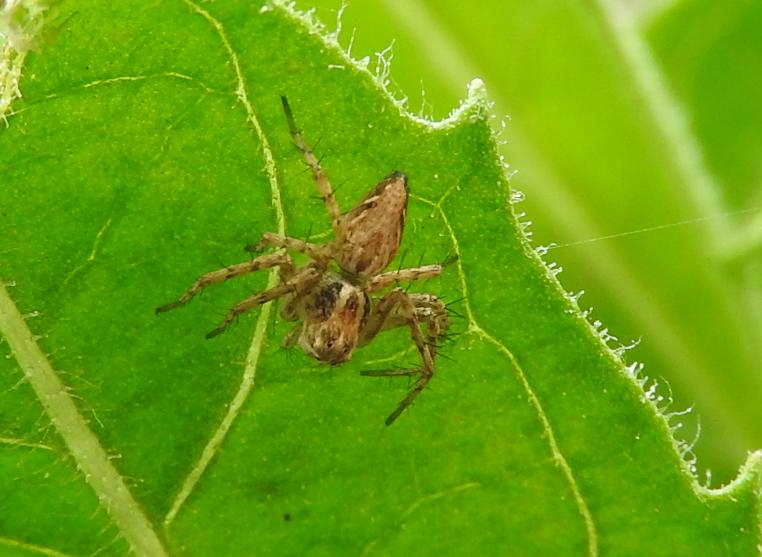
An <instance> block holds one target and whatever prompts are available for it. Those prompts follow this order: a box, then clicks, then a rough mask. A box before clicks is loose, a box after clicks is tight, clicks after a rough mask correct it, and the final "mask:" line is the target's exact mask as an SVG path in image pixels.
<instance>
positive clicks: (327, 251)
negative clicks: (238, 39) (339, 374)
mask: <svg viewBox="0 0 762 557" xmlns="http://www.w3.org/2000/svg"><path fill="white" fill-rule="evenodd" d="M281 102H282V104H283V111H284V113H285V116H286V121H287V122H288V127H289V131H290V133H291V137H292V138H293V140H294V143H295V144H296V146H297V148H298V149H299V150H300V151H301V153H302V156H303V158H304V161H305V163H306V164H307V166H308V167H309V169H310V170H311V172H312V176H313V178H314V180H315V183H316V185H317V188H318V190H319V192H320V197H321V198H322V200H323V203H324V205H325V209H326V211H327V213H328V216H329V217H330V219H331V225H332V227H333V232H334V235H335V239H334V240H333V241H331V242H329V243H326V244H313V243H309V242H306V241H303V240H299V239H296V238H291V237H289V236H283V235H280V234H273V233H270V232H266V233H265V234H263V235H262V238H261V240H260V241H259V242H258V243H257V244H252V245H248V246H246V247H245V249H246V251H249V252H252V253H254V254H260V253H261V252H262V251H263V250H265V249H266V248H275V249H276V250H278V251H276V252H274V253H268V254H264V255H258V257H255V258H254V259H251V260H250V261H246V262H244V263H238V264H237V265H230V266H228V267H225V268H222V269H219V270H216V271H212V272H210V273H206V274H204V275H202V276H201V277H200V278H199V279H198V280H196V282H194V283H193V285H192V286H191V287H190V288H189V289H188V290H187V291H186V292H185V293H184V294H183V295H182V296H180V298H179V299H177V300H176V301H174V302H171V303H169V304H166V305H164V306H161V307H160V308H158V309H157V310H156V313H161V312H165V311H169V310H171V309H174V308H177V307H179V306H182V305H185V304H187V303H188V302H189V301H190V300H191V298H193V297H194V296H195V295H196V294H198V293H199V292H201V291H202V290H203V289H204V288H206V287H207V286H211V285H212V284H217V283H220V282H224V281H226V280H228V279H231V278H234V277H240V276H243V275H246V274H249V273H253V272H255V271H259V270H262V269H270V268H274V267H277V268H278V273H279V278H280V282H279V284H278V285H277V286H275V287H273V288H270V289H269V290H265V291H264V292H260V293H259V294H255V295H254V296H251V297H249V298H246V299H245V300H242V301H241V302H239V303H237V304H236V305H235V306H233V307H232V308H231V309H230V310H229V311H228V312H227V314H226V315H225V318H224V320H223V321H222V323H220V325H219V326H218V327H217V328H216V329H214V330H212V331H210V332H209V333H208V334H207V335H206V337H207V338H212V337H215V336H217V335H219V334H220V333H222V332H223V331H225V329H227V328H228V327H229V326H230V324H231V323H232V322H233V321H234V320H235V319H236V317H237V316H238V315H240V314H242V313H244V312H246V311H248V310H250V309H252V308H255V307H257V306H259V305H261V304H264V303H266V302H269V301H271V300H275V299H277V298H281V297H282V298H284V304H283V307H282V308H281V311H280V314H281V317H282V318H283V319H284V320H286V321H292V322H294V321H295V322H297V324H296V326H295V327H294V328H293V330H291V332H289V333H288V334H287V335H286V337H285V338H284V340H283V344H284V346H286V347H292V346H294V345H296V344H298V345H299V346H300V347H301V348H302V350H304V352H306V353H307V354H308V355H310V356H312V357H313V358H315V359H317V360H319V361H321V362H324V363H328V364H331V365H336V364H340V363H343V362H346V361H348V360H349V359H350V358H351V357H352V353H353V351H354V350H355V348H357V347H358V346H363V345H366V344H368V343H369V342H371V341H372V340H373V339H374V338H375V337H376V335H378V334H379V333H380V332H382V331H386V330H389V329H393V328H396V327H409V328H410V333H411V336H412V340H413V342H414V343H415V346H416V348H417V349H418V353H419V354H420V357H421V367H418V368H414V369H392V370H368V371H363V372H361V374H362V375H366V376H376V377H381V376H387V377H388V376H407V377H417V380H416V382H415V384H414V385H413V387H412V389H411V390H410V392H409V393H408V395H407V396H406V397H405V398H404V399H403V400H402V401H401V402H400V403H399V405H398V406H397V408H396V410H394V412H392V413H391V414H390V415H389V417H388V418H386V425H391V424H392V423H393V422H394V421H395V420H396V419H397V418H398V417H399V416H400V414H401V413H402V412H403V411H404V410H405V409H406V408H407V407H408V406H410V404H411V403H412V402H413V400H415V398H416V397H417V396H418V395H419V394H420V392H421V391H422V390H423V389H424V388H425V387H426V385H428V383H429V381H430V380H431V378H432V377H433V375H434V372H435V369H436V368H435V359H436V354H437V342H438V341H439V339H440V338H441V337H443V336H444V335H445V333H446V331H447V329H448V328H449V326H450V319H449V316H448V312H447V308H446V306H445V304H444V303H443V302H442V300H440V299H439V298H437V297H436V296H434V295H432V294H410V293H408V292H406V291H405V290H402V289H400V288H394V289H393V290H391V291H389V292H388V293H386V294H384V295H381V296H380V297H375V296H373V294H375V293H377V292H380V291H382V290H384V289H387V288H388V287H390V286H398V285H399V284H400V283H401V282H407V281H415V280H422V279H428V278H431V277H436V276H439V275H440V274H441V273H442V270H443V268H444V266H446V265H447V264H449V263H451V262H453V261H454V260H455V258H448V259H447V260H446V261H444V262H443V263H442V264H438V265H423V266H418V267H415V268H407V269H398V270H396V271H389V272H384V269H386V267H387V266H388V265H389V263H390V262H391V260H392V259H393V258H394V256H395V254H396V253H397V250H398V248H399V246H400V241H401V240H402V231H403V228H404V226H405V212H406V209H407V200H408V187H407V177H406V176H405V174H403V173H402V172H396V171H395V172H392V173H391V174H390V175H389V176H387V177H386V178H384V179H383V180H381V181H380V182H379V183H378V184H377V185H376V186H375V187H374V188H373V189H372V190H370V192H368V193H367V194H366V195H365V197H363V199H362V200H361V201H360V202H359V203H358V204H357V205H356V206H355V207H354V208H353V209H352V210H350V211H349V212H347V213H343V214H342V213H341V211H340V210H339V205H338V203H337V201H336V198H335V196H334V192H333V189H332V188H331V184H330V182H329V181H328V178H327V177H326V175H325V173H324V172H323V169H322V168H321V166H320V162H319V161H318V159H317V158H316V157H315V155H314V153H313V152H312V151H311V150H310V148H309V147H308V146H307V144H306V143H305V141H304V139H303V137H302V135H301V133H300V131H299V130H298V129H297V127H296V123H295V121H294V117H293V114H292V112H291V108H290V107H289V104H288V100H287V99H286V97H281ZM289 251H292V252H298V253H302V254H304V255H306V256H307V257H308V258H309V262H308V263H306V264H304V265H303V266H301V267H296V266H295V264H294V261H293V260H292V258H291V256H290V255H289V254H288V252H289ZM422 325H425V326H426V329H425V332H424V330H423V329H422V327H421V326H422Z"/></svg>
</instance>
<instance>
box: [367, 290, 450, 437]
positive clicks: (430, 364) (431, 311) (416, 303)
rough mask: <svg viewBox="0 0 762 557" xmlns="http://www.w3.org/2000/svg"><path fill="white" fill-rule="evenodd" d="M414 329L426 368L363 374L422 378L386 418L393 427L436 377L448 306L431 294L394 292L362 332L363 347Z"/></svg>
mask: <svg viewBox="0 0 762 557" xmlns="http://www.w3.org/2000/svg"><path fill="white" fill-rule="evenodd" d="M421 322H424V323H426V328H427V331H426V335H425V336H424V334H423V332H422V331H421V325H420V324H421ZM401 326H408V327H410V332H411V336H412V338H413V342H414V343H415V345H416V348H417V349H418V353H419V354H420V356H421V361H422V367H420V368H417V369H394V370H379V371H376V370H370V371H363V372H361V373H362V375H366V376H372V377H399V376H419V379H418V381H416V383H415V385H413V388H412V389H411V390H410V392H409V393H408V395H407V396H406V397H405V398H404V399H403V400H402V402H400V404H399V406H398V407H397V409H396V410H395V411H394V412H392V413H391V414H390V415H389V417H388V418H386V425H391V424H392V423H394V421H395V420H396V419H397V418H398V417H399V416H400V414H402V412H403V411H404V410H405V409H406V408H407V407H408V406H410V404H412V402H413V401H414V400H415V398H416V397H417V396H418V395H419V394H420V392H421V391H422V390H423V389H424V388H426V385H428V383H429V381H430V380H431V378H432V377H433V376H434V371H435V362H434V358H435V356H436V342H437V339H438V338H439V336H440V335H441V334H442V333H443V332H444V330H446V329H447V327H449V319H448V317H447V312H446V310H445V306H444V304H443V303H442V302H441V300H439V299H438V298H436V296H431V295H421V294H419V295H411V294H408V293H406V292H404V291H402V290H394V291H392V292H390V293H389V294H387V295H386V296H384V297H383V298H381V300H379V301H378V303H377V304H376V307H375V308H374V310H373V313H371V315H370V316H369V317H368V321H367V323H366V325H365V327H364V328H363V330H362V331H361V334H360V335H361V336H360V344H367V343H368V342H370V341H371V340H372V339H373V338H374V337H375V336H376V335H377V334H378V333H380V332H381V331H384V330H388V329H392V328H395V327H401Z"/></svg>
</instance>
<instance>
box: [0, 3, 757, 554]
mask: <svg viewBox="0 0 762 557" xmlns="http://www.w3.org/2000/svg"><path fill="white" fill-rule="evenodd" d="M114 22H119V25H114ZM55 23H56V25H57V26H58V27H57V33H56V38H55V40H51V41H49V42H48V43H47V44H46V45H45V47H44V50H42V52H40V53H39V54H33V53H30V54H29V55H28V56H26V58H25V60H24V57H23V56H22V57H20V58H21V59H22V60H24V61H25V65H24V67H23V75H24V78H23V80H22V81H21V83H20V85H21V93H23V97H22V98H21V99H16V100H15V101H14V102H13V105H12V109H13V112H11V113H7V114H6V116H7V118H8V120H9V126H8V127H7V128H6V129H4V130H2V131H0V169H2V188H0V207H1V208H2V211H1V212H0V216H1V219H0V278H2V280H3V281H4V286H3V288H2V291H0V292H1V294H0V333H2V336H3V338H4V340H5V343H4V344H2V345H0V350H2V351H3V353H4V355H5V356H6V357H5V358H0V366H2V370H3V371H2V373H0V378H1V379H0V380H1V381H2V385H0V393H2V395H1V397H0V435H1V436H2V439H0V441H1V443H2V444H0V455H1V458H2V460H1V461H0V467H1V468H0V470H2V474H1V476H2V478H3V480H0V481H1V482H2V483H1V484H0V548H2V549H3V550H4V551H5V552H6V553H7V554H9V555H10V554H16V555H34V554H39V553H45V552H47V554H53V555H56V554H64V555H89V554H92V553H95V552H99V554H101V555H122V554H124V553H125V551H127V550H128V548H129V549H131V550H132V551H133V552H134V553H135V554H137V555H252V554H263V555H294V554H296V555H303V554H308V555H345V554H352V555H357V554H365V555H385V554H389V555H400V554H416V555H428V554H431V555H435V554H436V555H441V554H450V555H453V554H454V555H458V554H469V555H472V554H477V555H478V554H496V553H497V554H530V555H559V554H561V555H577V554H579V555H599V554H601V555H603V554H605V555H633V554H643V555H645V554H648V555H670V556H675V555H696V554H710V555H753V554H756V552H757V546H758V545H759V543H760V537H761V534H760V523H759V510H760V500H759V486H760V470H762V464H761V462H762V456H760V454H759V453H755V454H754V455H752V456H751V457H750V459H749V461H748V463H747V465H746V466H745V467H744V469H743V470H742V471H741V473H740V474H739V476H738V478H737V480H736V481H734V482H733V483H732V484H730V485H728V486H726V487H725V488H723V489H721V490H709V489H707V488H704V487H702V486H701V485H699V484H698V483H697V481H696V479H695V478H694V477H693V476H692V475H691V473H690V469H689V468H690V463H689V462H686V461H684V460H683V458H682V456H685V455H687V454H688V451H689V449H688V447H687V446H685V445H684V444H680V443H678V442H676V441H674V440H673V438H672V435H671V430H670V427H674V426H675V425H676V421H675V418H676V416H674V415H670V414H668V413H667V414H665V413H662V412H660V411H659V409H658V408H657V406H659V405H660V404H661V402H662V401H661V400H660V399H659V398H658V396H659V395H657V394H656V393H655V390H654V389H655V387H654V384H653V382H651V381H648V380H647V379H646V378H645V377H643V376H641V375H640V373H639V369H638V368H637V366H631V367H627V365H626V364H625V363H624V361H623V360H622V354H623V353H624V350H623V349H621V347H618V346H617V345H616V344H615V343H613V342H612V341H610V339H609V338H608V337H607V334H606V333H605V332H604V331H600V330H596V328H594V327H593V326H591V325H590V324H589V323H588V321H587V320H586V318H585V316H584V315H583V314H582V313H581V312H580V311H579V308H578V307H577V305H576V302H575V300H574V298H573V297H571V296H569V295H567V294H566V293H565V292H564V291H563V290H562V288H561V287H560V285H559V283H558V282H557V281H556V279H555V276H554V272H553V270H552V269H551V268H549V267H548V266H547V265H546V264H545V263H543V261H542V259H541V257H540V255H539V254H538V252H537V251H536V250H535V249H534V248H533V247H532V245H531V244H530V242H529V240H528V238H527V237H526V236H525V233H524V230H523V228H524V226H523V225H522V223H521V222H520V221H521V218H520V217H517V215H516V214H515V213H514V207H513V205H512V203H511V200H513V201H516V200H517V199H518V196H517V195H516V193H515V192H512V191H511V190H510V189H509V187H508V185H507V182H506V178H505V169H504V168H503V166H502V164H501V163H500V161H499V158H498V156H497V154H496V146H495V140H494V137H493V132H492V131H491V129H490V125H489V118H488V108H489V103H488V101H487V97H486V93H485V91H484V88H483V85H482V84H481V82H479V81H474V82H472V84H471V86H470V89H469V93H468V97H467V99H466V100H465V101H464V103H463V104H462V105H461V106H460V108H459V109H458V110H457V111H456V112H454V113H453V115H452V116H451V117H450V118H449V119H447V120H444V121H440V122H437V123H431V122H426V121H423V120H420V119H417V118H413V117H411V116H410V115H409V114H408V113H407V112H405V110H404V108H401V104H400V103H399V102H397V101H395V100H394V99H393V98H391V97H390V96H389V95H388V94H387V93H386V92H385V90H384V88H383V87H382V85H381V84H383V82H384V81H385V80H386V79H387V77H388V76H387V73H386V60H385V59H381V60H380V61H379V64H378V66H377V69H376V71H375V74H373V73H371V72H369V71H367V70H366V69H364V68H363V67H361V66H359V65H358V64H357V63H355V62H354V61H352V60H351V59H350V58H349V57H348V56H346V55H345V54H344V53H343V52H342V51H341V50H340V49H339V48H338V47H337V44H336V43H335V37H333V36H331V35H328V34H326V33H325V32H324V31H321V30H320V29H319V27H318V25H317V24H316V23H315V22H314V21H312V20H310V19H309V18H305V17H303V16H301V15H298V14H297V13H295V12H294V11H293V10H292V9H291V8H289V7H287V6H283V5H280V4H277V5H267V6H266V7H265V8H264V9H261V5H260V4H258V3H245V4H243V3H235V2H223V1H218V2H215V3H209V4H207V3H204V4H195V3H193V2H190V1H187V2H173V3H166V2H165V3H159V4H153V5H150V6H140V7H136V6H135V5H134V4H131V3H127V2H110V3H107V4H105V3H102V2H94V1H90V2H86V1H76V2H75V1H72V2H71V3H69V4H64V6H63V7H62V11H61V12H60V13H59V14H58V15H57V18H56V19H55ZM8 45H11V46H12V43H11V42H8V43H7V44H6V50H5V52H6V53H8V52H10V50H9V49H8V48H7V47H8ZM8 56H10V54H8ZM14 56H15V55H14ZM6 60H10V58H6ZM13 60H16V62H14V61H13ZM13 60H11V62H9V64H11V65H12V67H15V68H18V65H17V60H18V59H17V58H14V59H13ZM13 64H16V65H15V66H13ZM10 90H11V89H7V90H5V91H6V93H4V95H6V96H5V97H4V98H6V99H8V98H10V97H9V96H8V95H11V93H8V91H10ZM281 94H285V95H287V96H288V98H289V100H290V101H291V105H292V108H293V110H294V113H295V116H296V118H297V121H298V123H299V125H300V126H301V127H302V129H303V130H304V134H305V136H306V138H307V140H308V141H309V142H310V143H311V144H312V145H315V144H317V143H318V141H319V147H318V150H319V151H320V152H321V153H323V154H325V155H326V156H325V158H324V159H323V165H324V167H325V169H326V172H327V173H328V175H329V177H330V178H331V179H332V181H333V183H334V184H335V185H338V184H342V183H345V185H343V186H342V187H341V189H339V190H338V193H337V195H338V199H339V202H340V204H341V206H342V207H343V208H344V209H348V208H349V207H351V206H352V205H353V204H354V203H355V202H356V201H357V200H358V199H359V198H360V197H361V196H362V195H363V194H364V193H366V192H367V191H368V190H369V189H370V188H371V187H372V186H373V185H374V184H375V183H376V182H377V181H378V180H379V179H380V178H381V177H383V176H385V175H387V174H388V173H389V172H390V171H391V170H394V169H399V170H404V171H405V172H406V173H407V174H408V176H409V177H410V181H411V188H412V192H413V196H412V199H411V201H410V206H409V211H408V215H407V221H406V236H405V239H404V245H403V250H402V253H404V261H402V260H401V259H402V258H400V260H399V261H397V262H395V263H394V264H393V265H397V264H403V263H404V264H405V265H415V264H417V262H418V261H419V260H420V261H424V262H431V261H440V260H442V259H444V258H445V257H447V256H448V255H450V254H456V255H458V256H459V260H458V262H457V263H456V264H454V265H452V266H451V267H448V268H447V270H446V272H445V274H444V276H443V277H442V278H441V279H437V280H432V281H429V282H427V283H425V284H421V285H415V286H413V289H414V290H415V291H425V292H432V293H435V294H437V295H441V296H445V297H446V298H447V299H450V300H453V301H455V300H459V301H457V302H454V303H453V305H452V306H451V307H453V308H454V309H455V311H457V312H458V313H459V314H461V315H462V319H460V320H459V321H457V320H456V324H455V326H454V327H453V330H454V331H455V332H459V333H462V334H461V335H460V336H459V337H457V339H456V340H455V341H454V342H453V343H452V344H449V345H448V346H447V347H446V348H444V349H443V350H442V353H443V355H444V356H448V357H449V359H445V358H441V359H439V361H438V371H437V375H436V376H435V378H434V379H433V381H432V383H431V385H430V386H429V388H427V389H426V390H425V391H424V392H423V393H422V394H421V395H420V397H419V398H418V400H417V401H416V404H415V405H414V406H413V407H411V408H409V409H408V410H407V411H406V412H405V413H404V414H403V415H402V416H401V418H400V419H399V420H398V422H397V423H395V424H394V425H393V426H392V427H386V426H384V425H383V420H384V418H385V417H386V416H387V415H388V414H389V412H391V410H393V409H394V408H395V406H396V404H397V403H398V401H399V400H400V399H401V398H402V397H403V396H404V395H405V393H406V392H407V389H408V385H406V384H405V382H404V380H403V381H393V380H379V379H372V378H366V377H361V376H360V375H359V372H360V371H361V370H364V369H373V368H378V366H387V367H388V366H392V367H394V366H404V367H407V366H408V365H409V364H412V365H416V360H417V357H416V354H415V351H414V350H413V349H412V347H411V342H410V339H409V334H408V333H406V332H405V331H403V330H397V331H393V332H388V333H385V334H384V335H382V336H381V337H379V338H378V339H377V340H376V341H374V342H373V343H372V344H371V345H370V346H368V347H367V348H365V349H363V350H361V351H358V352H357V353H356V355H355V357H354V358H353V360H352V361H351V362H349V363H348V364H346V365H343V366H340V367H334V368H326V367H324V366H320V365H317V364H316V363H315V362H313V361H311V360H309V359H308V358H307V356H305V355H304V354H302V353H300V352H297V351H286V350H284V349H282V348H281V347H280V339H281V338H282V337H283V336H284V335H285V334H286V332H287V331H288V327H287V326H286V324H284V323H282V322H281V321H280V320H279V319H277V318H276V317H275V316H276V313H277V312H275V311H274V309H273V308H271V307H270V306H265V307H263V308H262V310H261V311H255V312H252V313H251V314H249V315H246V316H244V317H242V318H241V320H240V323H239V324H238V325H237V326H236V327H233V328H232V329H231V330H230V331H228V332H227V333H226V334H224V335H221V336H220V337H217V338H215V339H213V340H210V341H207V340H205V339H204V338H203V337H204V334H205V333H206V332H207V331H209V330H210V329H211V328H213V327H214V326H215V324H216V322H217V321H218V320H219V313H220V312H222V311H225V310H226V309H227V308H228V307H230V306H231V305H232V304H233V303H235V301H237V300H240V299H242V298H244V297H245V296H247V295H249V292H251V291H258V290H262V289H264V288H265V287H266V284H267V283H268V280H270V281H272V280H274V278H273V277H270V278H269V279H268V277H267V275H266V274H265V273H262V274H260V275H252V276H251V277H248V278H245V279H238V280H237V281H231V282H229V283H227V284H225V285H223V286H218V287H216V288H213V289H210V290H209V291H208V292H206V293H205V294H204V296H202V297H201V298H200V299H198V300H193V303H191V304H189V305H188V306H187V307H184V308H182V309H180V310H176V311H173V312H171V313H168V314H166V315H161V316H160V317H156V316H155V315H154V313H153V311H154V308H156V307H157V306H159V305H161V304H163V303H166V302H168V301H171V300H172V299H175V298H176V297H177V296H178V295H179V294H180V293H181V292H182V291H183V290H184V289H185V288H186V287H187V286H189V284H190V283H191V282H192V281H193V280H194V279H195V278H197V276H198V275H199V274H201V273H203V272H206V271H210V270H213V269H216V268H219V267H220V266H222V265H223V264H229V263H234V262H238V261H243V260H245V259H246V254H245V253H244V252H243V251H242V250H241V248H242V247H243V246H244V245H245V244H248V243H251V242H254V241H256V240H257V239H258V237H259V236H260V235H261V233H263V232H266V231H278V230H285V231H286V232H287V233H288V234H290V235H293V236H296V237H305V236H307V235H308V234H310V231H312V233H311V236H312V237H313V239H314V238H319V239H321V241H323V240H325V239H327V238H328V235H327V233H326V232H325V231H326V230H328V221H327V218H326V216H325V214H324V210H323V208H322V206H321V204H320V202H319V200H315V199H313V197H314V196H315V194H316V190H315V187H314V185H313V184H312V181H311V178H310V176H309V175H308V174H306V173H305V172H304V168H303V164H302V163H301V161H300V157H299V153H298V152H297V151H296V150H295V149H294V148H293V146H292V145H291V139H290V137H289V134H288V129H287V126H286V124H285V121H284V118H283V114H282V112H281V108H280V103H279V96H280V95H281ZM11 96H12V95H11ZM644 386H645V387H646V389H647V390H646V391H644V390H643V387H644ZM667 412H669V410H667ZM670 424H671V425H670ZM681 453H682V456H681Z"/></svg>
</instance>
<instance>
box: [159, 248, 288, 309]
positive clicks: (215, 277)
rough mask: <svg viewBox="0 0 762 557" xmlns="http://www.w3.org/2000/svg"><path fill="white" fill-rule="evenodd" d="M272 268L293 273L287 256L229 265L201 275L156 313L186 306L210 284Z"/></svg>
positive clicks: (270, 256) (276, 254) (264, 256)
mask: <svg viewBox="0 0 762 557" xmlns="http://www.w3.org/2000/svg"><path fill="white" fill-rule="evenodd" d="M272 267H280V272H281V276H289V275H291V274H292V273H293V272H294V262H293V261H292V260H291V257H289V256H288V255H287V254H284V253H272V254H268V255H262V256H261V257H257V258H256V259H252V260H251V261H246V262H244V263H238V264H237V265H230V266H229V267H223V268H222V269H218V270H216V271H212V272H210V273H206V274H205V275H201V276H200V277H199V278H198V280H196V282H194V283H193V285H192V286H191V287H190V288H189V289H188V290H187V291H186V292H185V294H183V295H182V296H180V298H178V299H177V300H176V301H174V302H170V303H169V304H166V305H163V306H161V307H159V308H157V309H156V313H162V312H165V311H169V310H171V309H175V308H177V307H180V306H182V305H185V304H187V303H188V302H189V301H190V300H191V298H193V296H195V295H196V294H198V293H199V292H201V291H202V290H203V289H204V288H206V287H207V286H211V285H212V284H217V283H220V282H224V281H226V280H228V279H231V278H234V277H240V276H243V275H247V274H249V273H253V272H255V271H259V270H261V269H269V268H272Z"/></svg>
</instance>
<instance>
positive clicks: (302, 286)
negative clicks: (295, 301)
mask: <svg viewBox="0 0 762 557" xmlns="http://www.w3.org/2000/svg"><path fill="white" fill-rule="evenodd" d="M319 278H320V273H319V272H318V270H317V269H315V268H314V267H309V266H308V267H304V268H303V269H301V270H300V271H299V272H298V273H296V274H295V275H294V276H293V278H291V279H290V280H287V281H285V282H282V283H281V284H279V285H278V286H274V287H273V288H270V289H269V290H265V291H264V292H260V293H259V294H255V295H254V296H250V297H248V298H246V299H245V300H242V301H240V302H238V303H237V304H236V305H234V306H233V307H232V308H230V310H229V311H228V312H227V313H226V314H225V318H224V319H223V320H222V323H220V324H219V326H218V327H217V328H216V329H213V330H212V331H209V333H208V334H207V335H206V338H213V337H216V336H217V335H219V334H220V333H222V332H224V331H225V329H227V328H228V327H229V326H230V324H231V323H232V322H233V321H235V319H236V317H238V316H239V315H241V314H242V313H245V312H247V311H249V310H250V309H252V308H254V307H256V306H258V305H261V304H264V303H266V302H269V301H270V300H274V299H275V298H280V297H281V296H284V295H286V294H294V295H295V296H299V295H300V294H301V293H302V292H304V291H305V290H308V289H310V288H311V287H312V286H313V285H314V284H315V282H316V281H317V280H319Z"/></svg>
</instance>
